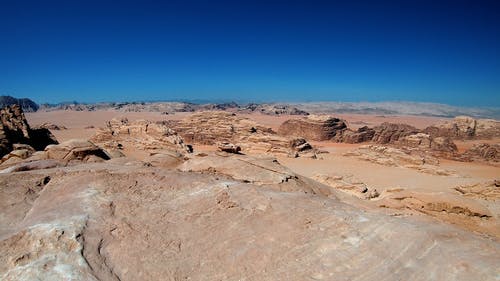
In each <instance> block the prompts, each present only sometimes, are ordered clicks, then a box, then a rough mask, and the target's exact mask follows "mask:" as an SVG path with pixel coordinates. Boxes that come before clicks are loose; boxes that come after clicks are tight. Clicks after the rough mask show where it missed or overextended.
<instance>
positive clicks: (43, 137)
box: [0, 105, 57, 157]
mask: <svg viewBox="0 0 500 281" xmlns="http://www.w3.org/2000/svg"><path fill="white" fill-rule="evenodd" d="M56 143H57V140H56V139H55V137H54V136H53V135H52V134H51V133H50V131H49V130H47V129H44V128H34V129H32V128H30V126H29V125H28V122H27V121H26V117H25V116H24V113H23V111H22V109H21V107H20V106H18V105H12V106H8V107H5V108H3V109H0V157H2V156H4V155H5V154H7V153H9V152H10V151H12V149H13V145H14V144H28V145H30V146H32V147H33V148H34V149H35V150H43V149H44V148H45V147H46V146H47V145H49V144H56Z"/></svg>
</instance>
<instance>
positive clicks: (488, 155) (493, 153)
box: [460, 143, 500, 162]
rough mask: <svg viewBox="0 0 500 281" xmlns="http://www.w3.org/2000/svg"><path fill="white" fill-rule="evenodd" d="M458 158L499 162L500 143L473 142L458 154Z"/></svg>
mask: <svg viewBox="0 0 500 281" xmlns="http://www.w3.org/2000/svg"><path fill="white" fill-rule="evenodd" d="M460 160H465V161H489V162H500V144H488V143H480V144H475V145H473V146H472V147H471V148H470V149H468V150H467V151H465V152H464V153H463V154H462V155H460Z"/></svg>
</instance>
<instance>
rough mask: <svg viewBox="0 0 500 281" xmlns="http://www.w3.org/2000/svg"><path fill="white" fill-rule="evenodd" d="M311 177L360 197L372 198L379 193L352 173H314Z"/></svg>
mask: <svg viewBox="0 0 500 281" xmlns="http://www.w3.org/2000/svg"><path fill="white" fill-rule="evenodd" d="M312 179H314V180H316V181H318V182H320V183H324V184H326V185H328V186H330V187H333V188H335V189H338V190H341V191H344V192H347V193H349V194H352V195H354V196H356V197H359V198H362V199H372V198H376V197H378V196H379V195H380V194H379V193H378V191H377V189H375V188H369V187H368V186H367V185H366V184H365V183H364V182H362V181H360V180H358V179H356V178H354V177H353V176H352V175H325V174H316V175H314V176H313V177H312Z"/></svg>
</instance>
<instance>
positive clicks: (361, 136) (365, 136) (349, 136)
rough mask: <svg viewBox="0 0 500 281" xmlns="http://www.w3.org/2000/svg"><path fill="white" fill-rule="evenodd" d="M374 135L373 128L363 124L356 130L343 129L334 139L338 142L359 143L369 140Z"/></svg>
mask: <svg viewBox="0 0 500 281" xmlns="http://www.w3.org/2000/svg"><path fill="white" fill-rule="evenodd" d="M374 135H375V130H374V129H373V128H369V127H368V126H363V127H361V128H359V129H357V130H356V131H352V130H344V131H343V132H342V134H339V135H338V136H336V138H335V140H336V141H338V142H345V143H361V142H369V141H371V140H372V139H373V136H374Z"/></svg>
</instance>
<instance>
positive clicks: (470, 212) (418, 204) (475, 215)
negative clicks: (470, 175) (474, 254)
mask: <svg viewBox="0 0 500 281" xmlns="http://www.w3.org/2000/svg"><path fill="white" fill-rule="evenodd" d="M464 192H466V191H464ZM381 197H382V199H381V200H379V201H377V204H378V206H379V207H382V208H391V209H397V210H400V212H402V213H401V214H414V215H415V214H422V213H423V214H425V215H428V216H431V217H435V218H437V219H439V220H442V221H445V222H448V223H452V224H458V225H461V226H462V227H465V228H467V229H470V230H472V231H481V232H483V233H489V234H492V235H497V234H496V233H498V226H500V224H498V222H497V221H496V222H493V223H492V224H493V226H492V225H489V226H487V224H485V221H488V220H495V219H494V218H493V216H494V215H493V213H492V212H491V211H490V210H489V209H488V208H486V207H485V206H484V205H482V204H480V203H479V202H478V201H476V200H472V199H470V198H468V197H465V196H461V195H460V194H448V193H442V192H416V191H411V190H405V189H395V190H388V191H386V192H384V193H383V194H382V195H381ZM401 214H400V215H401Z"/></svg>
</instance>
